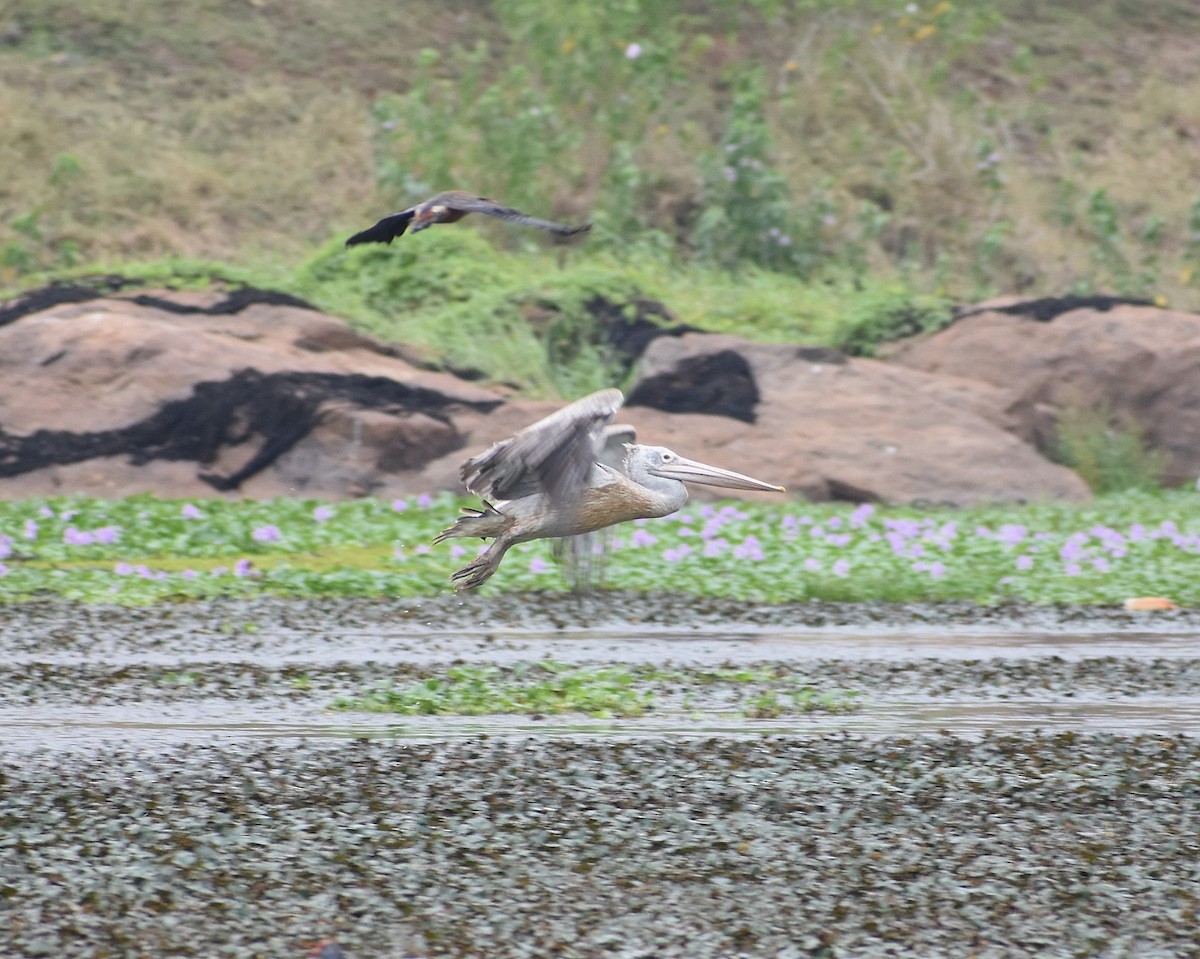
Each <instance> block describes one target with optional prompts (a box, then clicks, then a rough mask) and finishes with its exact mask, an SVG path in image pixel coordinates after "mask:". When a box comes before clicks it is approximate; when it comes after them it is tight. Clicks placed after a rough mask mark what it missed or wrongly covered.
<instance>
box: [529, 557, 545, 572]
mask: <svg viewBox="0 0 1200 959" xmlns="http://www.w3.org/2000/svg"><path fill="white" fill-rule="evenodd" d="M549 568H550V564H549V563H547V562H546V561H545V560H544V559H542V558H541V557H540V556H535V557H534V558H533V559H531V560H530V561H529V572H531V573H535V574H537V575H541V574H542V573H544V572H546V570H547V569H549Z"/></svg>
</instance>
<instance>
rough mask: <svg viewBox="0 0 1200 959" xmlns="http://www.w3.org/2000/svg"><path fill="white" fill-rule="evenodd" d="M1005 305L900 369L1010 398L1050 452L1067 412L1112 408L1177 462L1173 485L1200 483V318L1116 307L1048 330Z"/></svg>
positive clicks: (971, 320) (967, 321) (931, 344)
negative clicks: (985, 387) (971, 383)
mask: <svg viewBox="0 0 1200 959" xmlns="http://www.w3.org/2000/svg"><path fill="white" fill-rule="evenodd" d="M998 305H999V306H1003V307H1004V308H1005V309H1006V310H1007V311H1008V312H1000V311H999V310H984V311H982V312H975V313H973V314H972V315H970V316H967V317H965V318H964V319H961V320H959V321H958V322H956V323H954V324H953V325H951V326H949V327H948V328H946V329H945V330H942V331H941V332H939V333H937V334H935V335H933V336H931V337H928V338H927V339H923V340H919V341H915V342H910V343H907V344H904V345H903V346H902V347H899V348H897V349H896V350H894V351H893V353H892V357H891V358H892V360H893V361H894V362H896V363H899V364H903V365H905V366H907V367H909V368H912V369H917V370H923V371H925V372H928V373H935V374H939V375H945V374H950V375H953V376H959V377H969V378H970V379H973V380H975V381H977V382H983V383H989V384H992V385H993V386H995V387H997V388H999V389H1001V390H1004V391H1007V392H1008V394H1009V396H1008V399H1007V402H1006V409H1007V412H1008V413H1009V414H1010V415H1011V416H1012V418H1013V428H1014V429H1015V430H1016V432H1017V433H1018V435H1020V436H1021V437H1022V438H1024V439H1026V440H1028V441H1029V442H1032V443H1034V444H1035V445H1037V446H1038V447H1039V448H1040V449H1042V450H1045V451H1049V450H1052V449H1053V448H1054V446H1055V443H1056V422H1057V419H1058V417H1059V415H1060V414H1061V413H1062V411H1063V410H1065V409H1068V408H1072V407H1083V408H1087V407H1092V406H1096V405H1097V404H1101V403H1104V404H1107V405H1108V407H1109V408H1110V409H1111V410H1112V411H1113V413H1114V414H1116V415H1118V416H1122V415H1123V416H1129V417H1132V418H1133V419H1134V420H1135V421H1136V422H1137V423H1138V424H1140V425H1141V427H1142V428H1143V429H1144V431H1145V435H1146V438H1147V440H1148V442H1149V443H1150V445H1151V446H1153V447H1155V448H1157V449H1161V450H1165V451H1166V452H1168V453H1169V454H1170V457H1171V463H1170V467H1169V470H1168V474H1167V476H1166V477H1165V479H1166V480H1167V481H1168V482H1183V481H1186V480H1191V479H1194V478H1195V477H1196V476H1197V475H1200V316H1196V315H1193V314H1190V313H1179V312H1174V311H1171V310H1162V309H1158V308H1156V307H1151V306H1129V305H1120V304H1118V305H1114V306H1112V307H1111V308H1110V309H1107V310H1097V309H1094V308H1087V309H1074V310H1069V311H1067V312H1064V313H1060V314H1058V315H1055V316H1053V317H1052V318H1051V319H1049V320H1048V321H1044V322H1040V321H1038V320H1036V319H1034V318H1032V317H1030V316H1025V315H1021V314H1020V313H1019V312H1016V311H1019V309H1020V304H1019V303H1017V304H1010V303H1005V304H998Z"/></svg>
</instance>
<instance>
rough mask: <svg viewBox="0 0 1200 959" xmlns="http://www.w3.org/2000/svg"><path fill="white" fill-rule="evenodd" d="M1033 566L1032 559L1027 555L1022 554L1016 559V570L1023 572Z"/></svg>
mask: <svg viewBox="0 0 1200 959" xmlns="http://www.w3.org/2000/svg"><path fill="white" fill-rule="evenodd" d="M1032 566H1033V557H1032V556H1030V555H1029V554H1028V553H1022V554H1021V555H1020V556H1018V557H1017V569H1021V570H1025V569H1030V568H1031V567H1032Z"/></svg>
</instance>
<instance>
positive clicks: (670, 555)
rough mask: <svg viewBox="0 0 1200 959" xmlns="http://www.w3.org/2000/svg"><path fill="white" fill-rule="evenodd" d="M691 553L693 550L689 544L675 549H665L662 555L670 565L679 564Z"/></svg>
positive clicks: (682, 544)
mask: <svg viewBox="0 0 1200 959" xmlns="http://www.w3.org/2000/svg"><path fill="white" fill-rule="evenodd" d="M691 552H692V548H691V547H690V546H688V544H687V543H681V544H680V545H679V546H677V547H675V548H674V549H664V550H663V554H662V555H663V559H665V560H666V561H667V562H668V563H678V562H679V561H680V560H681V559H683V558H684V557H685V556H688V555H690V554H691Z"/></svg>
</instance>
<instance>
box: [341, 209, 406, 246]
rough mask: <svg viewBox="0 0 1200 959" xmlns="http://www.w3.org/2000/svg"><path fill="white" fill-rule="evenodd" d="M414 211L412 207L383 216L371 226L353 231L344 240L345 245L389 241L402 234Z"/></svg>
mask: <svg viewBox="0 0 1200 959" xmlns="http://www.w3.org/2000/svg"><path fill="white" fill-rule="evenodd" d="M415 212H416V210H415V208H412V209H408V210H403V211H402V212H400V213H393V214H392V215H391V216H385V217H384V218H383V219H382V220H380V221H379V222H378V223H376V224H375V225H374V226H373V227H371V228H369V229H366V230H363V231H362V232H361V233H355V234H354V236H352V237H350V239H348V240H347V241H346V246H354V245H355V244H356V243H391V242H392V240H394V239H396V237H398V236H403V235H404V231H405V230H407V229H408V224H409V222H410V221H411V220H412V218H413V214H414V213H415Z"/></svg>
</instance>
